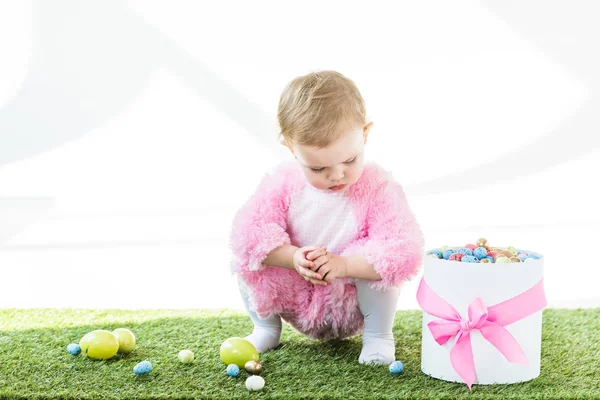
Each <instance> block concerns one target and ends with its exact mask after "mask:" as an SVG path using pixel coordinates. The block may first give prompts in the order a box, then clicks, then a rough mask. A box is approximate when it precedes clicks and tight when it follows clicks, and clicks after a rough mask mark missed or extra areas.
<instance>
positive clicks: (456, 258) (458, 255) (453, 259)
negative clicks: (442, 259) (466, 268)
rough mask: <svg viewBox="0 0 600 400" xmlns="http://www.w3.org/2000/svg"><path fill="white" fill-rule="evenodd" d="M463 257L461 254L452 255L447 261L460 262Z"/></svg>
mask: <svg viewBox="0 0 600 400" xmlns="http://www.w3.org/2000/svg"><path fill="white" fill-rule="evenodd" d="M463 257H464V254H462V253H454V254H452V255H451V256H450V258H448V261H460V260H461V259H462V258H463Z"/></svg>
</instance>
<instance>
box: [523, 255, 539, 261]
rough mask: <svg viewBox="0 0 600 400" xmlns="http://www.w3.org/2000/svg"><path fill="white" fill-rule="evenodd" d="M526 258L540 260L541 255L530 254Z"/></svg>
mask: <svg viewBox="0 0 600 400" xmlns="http://www.w3.org/2000/svg"><path fill="white" fill-rule="evenodd" d="M525 258H533V259H534V260H539V259H540V256H538V255H536V254H529V255H528V256H527V257H525Z"/></svg>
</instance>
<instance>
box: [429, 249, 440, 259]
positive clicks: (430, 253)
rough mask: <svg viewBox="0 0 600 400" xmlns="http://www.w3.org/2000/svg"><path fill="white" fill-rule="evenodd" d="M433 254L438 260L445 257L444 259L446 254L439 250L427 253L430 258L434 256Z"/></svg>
mask: <svg viewBox="0 0 600 400" xmlns="http://www.w3.org/2000/svg"><path fill="white" fill-rule="evenodd" d="M432 254H433V255H435V256H436V257H437V258H443V257H444V253H442V252H441V251H440V250H438V249H435V250H430V251H429V252H428V253H427V255H428V256H430V255H432Z"/></svg>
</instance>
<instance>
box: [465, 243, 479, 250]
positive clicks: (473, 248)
mask: <svg viewBox="0 0 600 400" xmlns="http://www.w3.org/2000/svg"><path fill="white" fill-rule="evenodd" d="M477 247H479V246H475V245H474V244H467V245H466V246H465V249H470V250H471V251H473V250H475V249H476V248H477Z"/></svg>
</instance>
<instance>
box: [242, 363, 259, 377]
mask: <svg viewBox="0 0 600 400" xmlns="http://www.w3.org/2000/svg"><path fill="white" fill-rule="evenodd" d="M244 369H245V370H246V371H248V372H250V373H251V374H255V375H258V374H260V373H261V372H262V364H261V363H259V362H258V361H254V360H250V361H248V362H247V363H246V365H244Z"/></svg>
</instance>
